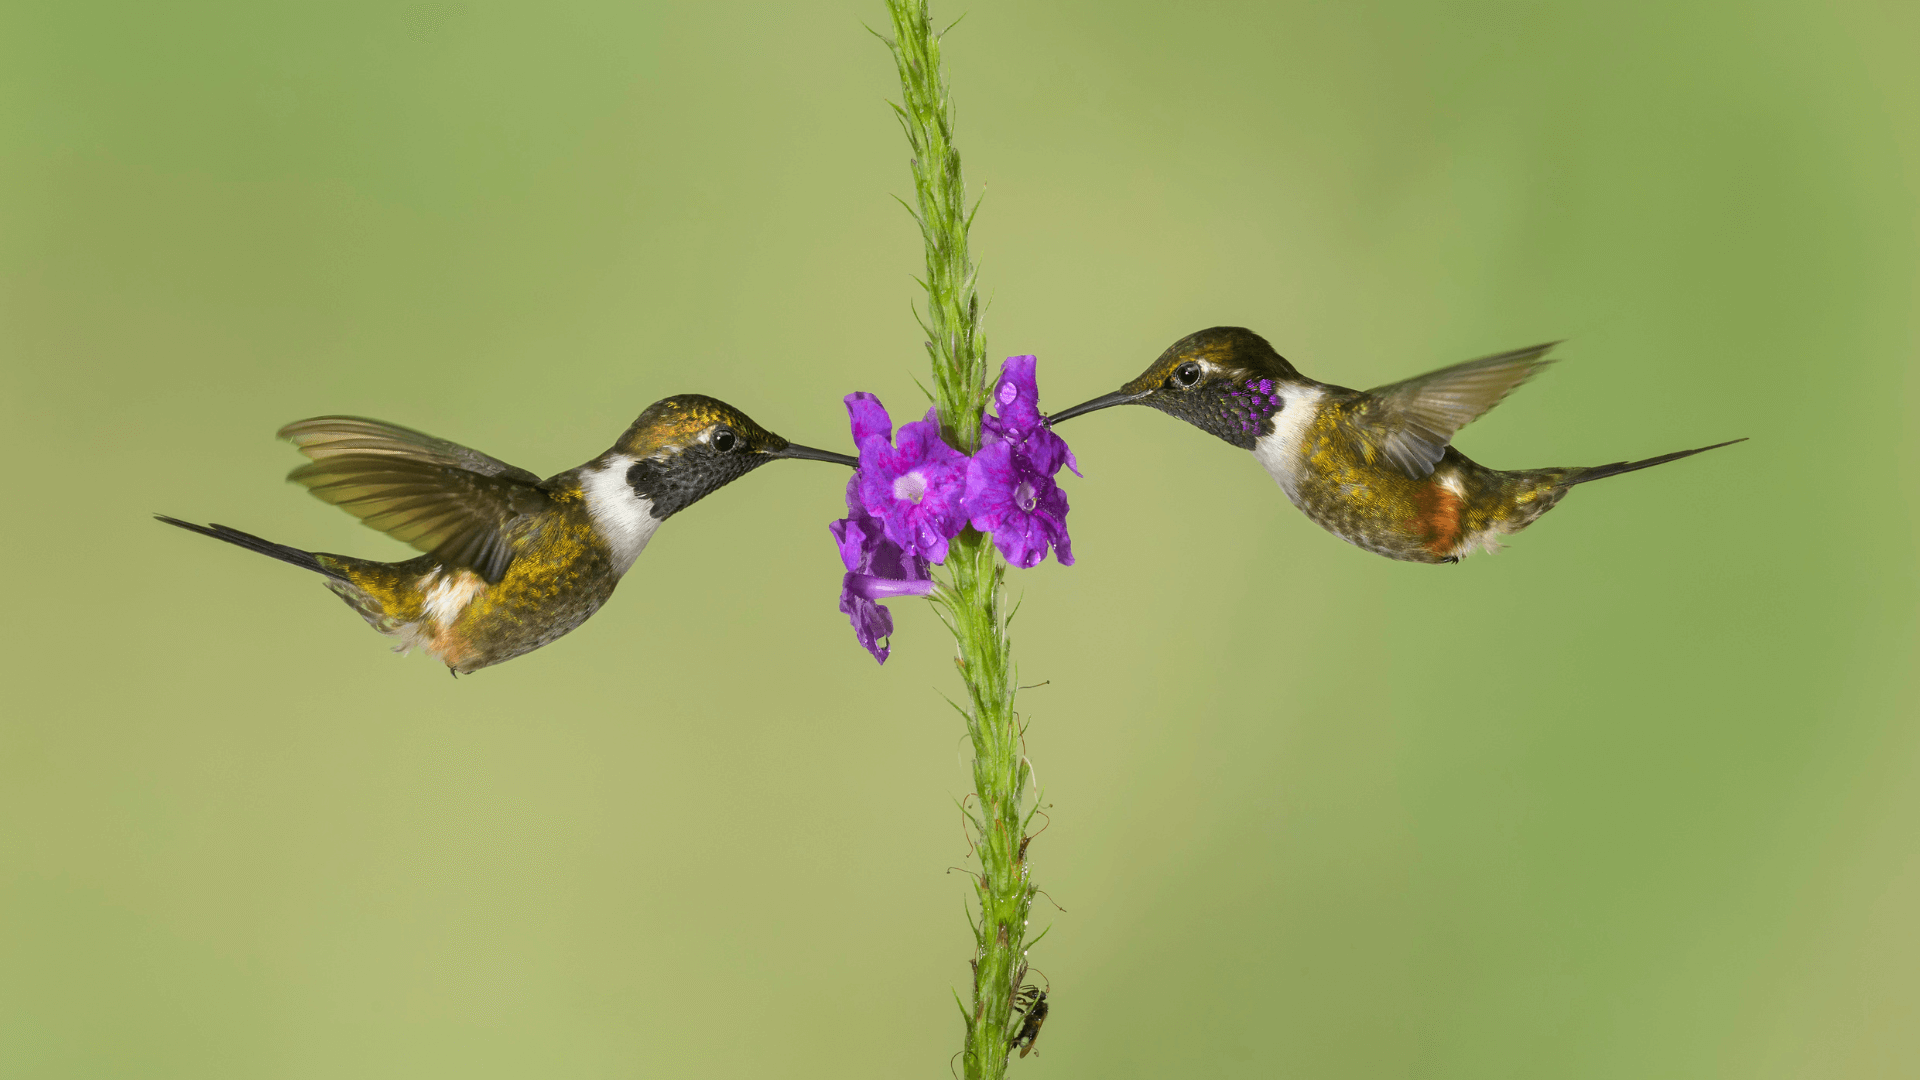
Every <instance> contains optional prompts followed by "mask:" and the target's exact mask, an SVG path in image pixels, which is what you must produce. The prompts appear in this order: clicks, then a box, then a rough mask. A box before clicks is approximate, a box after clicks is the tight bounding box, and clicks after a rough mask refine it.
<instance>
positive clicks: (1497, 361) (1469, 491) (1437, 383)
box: [1049, 326, 1746, 563]
mask: <svg viewBox="0 0 1920 1080" xmlns="http://www.w3.org/2000/svg"><path fill="white" fill-rule="evenodd" d="M1555 344H1558V343H1557V342H1554V343H1549V344H1546V345H1535V346H1533V347H1532V348H1527V349H1515V350H1514V351H1512V352H1505V353H1500V354H1498V355H1495V356H1488V357H1483V358H1481V359H1479V360H1469V361H1467V362H1466V363H1464V364H1455V365H1453V366H1452V367H1446V368H1441V369H1440V370H1438V371H1434V372H1429V373H1427V374H1425V375H1418V376H1415V377H1414V378H1411V379H1407V380H1405V381H1403V382H1397V383H1391V384H1389V385H1386V386H1381V387H1376V388H1375V389H1372V390H1350V389H1348V388H1346V387H1344V386H1334V385H1332V384H1330V383H1323V382H1317V381H1315V380H1313V379H1310V378H1308V377H1306V376H1305V375H1302V374H1300V372H1298V371H1296V370H1295V369H1294V366H1293V365H1292V364H1290V363H1288V362H1287V361H1286V359H1285V358H1283V357H1282V356H1281V355H1280V354H1279V353H1277V352H1275V351H1274V350H1273V346H1271V345H1269V344H1267V341H1266V339H1265V338H1263V337H1261V336H1260V335H1258V334H1256V333H1254V332H1253V331H1251V330H1248V329H1245V328H1244V327H1238V326H1216V327H1213V328H1212V329H1209V330H1202V331H1200V332H1198V333H1194V334H1188V335H1187V336H1186V337H1183V338H1181V339H1180V340H1179V341H1176V342H1174V343H1173V344H1172V345H1171V346H1169V347H1168V349H1167V351H1166V352H1164V353H1161V354H1160V359H1158V360H1155V361H1154V362H1153V364H1152V366H1150V367H1148V368H1147V370H1146V371H1144V372H1141V373H1140V376H1139V377H1138V378H1136V379H1134V380H1133V381H1132V382H1129V383H1127V384H1126V385H1125V386H1123V387H1121V388H1120V389H1118V390H1116V391H1114V392H1113V393H1111V394H1104V395H1102V396H1100V397H1097V398H1094V399H1093V400H1092V401H1087V402H1083V403H1081V404H1079V405H1075V406H1074V407H1072V408H1070V409H1062V410H1061V411H1059V412H1057V413H1054V414H1053V415H1052V416H1051V417H1050V418H1049V422H1050V423H1055V424H1057V423H1059V422H1060V421H1062V420H1069V419H1072V418H1073V417H1076V416H1080V415H1083V414H1085V413H1090V412H1094V411H1096V410H1098V409H1105V408H1108V407H1109V406H1113V405H1127V404H1137V405H1146V406H1149V407H1152V408H1155V409H1158V410H1160V411H1161V412H1164V413H1167V414H1169V415H1171V416H1175V417H1178V418H1179V419H1181V420H1185V421H1186V422H1187V423H1189V424H1192V425H1193V426H1195V427H1197V428H1199V429H1200V430H1202V431H1206V432H1210V433H1212V434H1213V435H1216V436H1218V437H1220V438H1221V439H1224V440H1225V441H1227V442H1229V443H1231V444H1233V445H1234V446H1237V447H1239V448H1240V449H1242V450H1251V451H1253V456H1254V458H1255V460H1257V461H1259V462H1260V464H1261V465H1262V466H1264V467H1265V468H1266V470H1267V472H1268V473H1270V474H1271V475H1272V476H1273V478H1274V479H1275V480H1276V481H1278V482H1279V484H1280V490H1282V491H1284V492H1286V494H1287V498H1288V499H1289V500H1291V501H1292V502H1293V505H1294V506H1296V507H1299V509H1300V511H1301V513H1304V514H1306V515H1307V517H1309V518H1311V519H1312V520H1313V522H1314V523H1315V524H1317V525H1319V526H1320V527H1321V528H1324V529H1326V530H1327V531H1328V532H1330V533H1332V534H1334V535H1335V536H1338V537H1339V538H1340V539H1342V540H1345V541H1347V542H1348V543H1350V544H1354V545H1356V546H1358V547H1361V548H1365V549H1366V550H1368V551H1371V552H1373V553H1374V554H1376V555H1385V556H1386V557H1387V558H1389V559H1400V560H1403V561H1405V562H1422V563H1457V562H1459V561H1460V559H1461V558H1462V557H1463V556H1465V555H1467V554H1468V553H1470V552H1472V551H1473V550H1474V549H1475V548H1479V549H1482V550H1486V551H1495V550H1498V548H1499V541H1498V538H1499V537H1501V536H1504V535H1508V534H1511V533H1517V532H1519V531H1520V530H1521V529H1524V528H1526V527H1527V526H1528V525H1531V524H1533V522H1534V521H1535V520H1536V519H1538V518H1539V517H1540V515H1542V514H1544V513H1546V512H1547V511H1548V510H1551V509H1553V507H1554V506H1555V505H1556V504H1558V503H1559V502H1560V500H1561V499H1563V498H1565V497H1566V495H1567V492H1569V491H1571V490H1572V489H1573V488H1574V487H1575V486H1576V485H1579V484H1584V483H1587V482H1588V481H1590V480H1600V479H1603V478H1605V477H1609V476H1619V475H1620V474H1621V473H1630V472H1634V471H1636V470H1639V469H1645V468H1650V467H1652V466H1654V465H1663V464H1665V463H1667V462H1669V461H1678V460H1679V459H1681V458H1684V457H1691V456H1693V455H1694V454H1699V453H1704V452H1706V451H1708V450H1717V449H1719V448H1720V447H1722V446H1730V445H1732V444H1733V443H1737V442H1745V441H1746V440H1745V439H1730V440H1728V441H1727V442H1721V443H1714V444H1713V445H1712V446H1702V447H1700V448H1698V449H1695V450H1680V451H1676V452H1674V453H1671V454H1661V455H1659V456H1657V457H1650V458H1643V459H1641V460H1639V461H1616V462H1614V463H1612V464H1610V465H1593V466H1587V467H1571V468H1555V469H1519V470H1512V471H1507V470H1501V469H1489V468H1487V467H1486V466H1484V465H1481V464H1480V463H1478V462H1476V461H1474V460H1473V459H1471V458H1469V457H1467V456H1466V455H1465V454H1463V453H1461V452H1460V451H1459V450H1456V449H1455V448H1454V447H1453V445H1452V444H1453V436H1454V433H1455V432H1457V431H1459V430H1460V429H1461V428H1463V427H1465V426H1467V425H1468V424H1470V423H1472V422H1473V421H1474V420H1475V419H1477V418H1479V417H1480V416H1481V414H1483V413H1485V412H1486V411H1487V410H1488V409H1491V408H1493V407H1494V406H1495V405H1498V404H1499V403H1500V401H1501V399H1502V398H1505V397H1506V396H1507V394H1508V393H1509V392H1511V391H1512V390H1513V389H1514V388H1515V387H1517V386H1519V385H1520V384H1521V383H1523V382H1526V381H1527V379H1529V378H1531V377H1532V376H1533V375H1534V374H1535V373H1536V372H1538V371H1539V370H1540V369H1541V368H1543V367H1545V366H1546V365H1547V364H1549V363H1551V361H1550V360H1548V359H1547V352H1548V351H1549V350H1551V349H1552V348H1553V346H1554V345H1555Z"/></svg>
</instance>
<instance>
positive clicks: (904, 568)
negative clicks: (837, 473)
mask: <svg viewBox="0 0 1920 1080" xmlns="http://www.w3.org/2000/svg"><path fill="white" fill-rule="evenodd" d="M859 485H860V480H859V477H857V476H856V477H854V478H853V479H851V480H849V481H847V516H846V517H844V518H842V519H841V520H839V521H836V522H834V523H832V524H831V525H828V526H827V528H828V529H829V530H831V531H832V533H833V539H834V541H835V542H836V543H838V544H839V545H840V561H841V562H842V563H845V564H846V567H847V573H846V576H845V577H843V578H841V579H840V610H841V612H842V613H844V614H845V615H846V616H847V618H848V619H849V620H850V621H851V622H852V623H853V636H854V637H855V638H857V639H859V641H860V644H861V645H862V646H863V647H864V648H865V649H866V650H867V651H868V652H870V653H872V654H873V658H874V659H875V660H877V661H879V662H880V663H882V664H884V663H886V662H887V654H888V653H890V652H892V651H893V649H892V646H891V645H887V644H882V643H881V642H882V640H883V639H885V638H887V637H890V636H891V635H892V634H893V612H891V611H888V610H887V609H886V608H883V607H881V606H880V604H879V603H878V601H881V600H885V599H888V598H890V597H895V596H926V595H928V594H930V593H932V592H933V588H934V586H933V580H932V576H931V574H930V572H929V569H928V563H927V560H926V559H924V558H922V557H920V556H919V555H915V554H912V553H909V552H907V551H905V550H904V549H902V548H901V547H900V545H898V544H896V543H894V542H893V541H891V540H889V539H887V537H886V532H885V530H883V529H882V528H881V526H880V522H879V521H878V520H877V519H875V518H874V517H873V516H872V515H871V514H869V513H867V511H866V508H865V507H863V506H861V505H860V499H859V495H858V488H859Z"/></svg>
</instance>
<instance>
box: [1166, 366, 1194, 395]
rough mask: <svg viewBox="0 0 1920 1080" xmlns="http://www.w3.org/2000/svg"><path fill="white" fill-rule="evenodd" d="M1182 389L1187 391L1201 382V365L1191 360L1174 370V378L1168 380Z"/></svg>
mask: <svg viewBox="0 0 1920 1080" xmlns="http://www.w3.org/2000/svg"><path fill="white" fill-rule="evenodd" d="M1168 381H1169V382H1171V383H1173V385H1175V386H1178V387H1180V388H1181V389H1183V390H1184V389H1187V388H1189V387H1191V386H1192V385H1193V384H1194V383H1197V382H1199V381H1200V365H1199V364H1196V363H1194V362H1193V361H1191V360H1189V361H1187V362H1186V363H1184V364H1181V365H1180V366H1179V367H1177V368H1174V369H1173V378H1171V379H1169V380H1168Z"/></svg>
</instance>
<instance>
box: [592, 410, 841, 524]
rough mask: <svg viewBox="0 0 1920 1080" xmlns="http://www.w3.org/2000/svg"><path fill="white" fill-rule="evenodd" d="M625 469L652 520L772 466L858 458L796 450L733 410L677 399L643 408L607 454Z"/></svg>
mask: <svg viewBox="0 0 1920 1080" xmlns="http://www.w3.org/2000/svg"><path fill="white" fill-rule="evenodd" d="M607 457H608V458H609V459H617V460H618V461H621V462H627V463H630V464H627V466H626V482H627V484H628V486H630V487H631V488H632V489H633V491H634V494H636V495H640V496H642V497H645V498H647V499H651V500H652V503H653V516H654V517H656V518H665V517H667V516H668V515H669V514H673V513H676V512H678V511H680V510H684V509H686V508H687V507H689V506H692V505H693V504H694V503H696V502H699V501H700V500H701V499H703V498H705V497H706V496H708V495H711V494H712V493H713V492H715V491H717V490H719V489H720V488H721V487H724V486H725V485H727V484H729V483H731V482H733V481H734V480H737V479H739V478H740V477H742V476H745V475H746V474H747V473H749V472H752V471H753V470H754V469H757V468H759V467H760V466H762V465H765V464H766V463H767V462H769V461H773V460H774V459H776V458H805V459H809V460H813V461H836V462H839V463H840V464H842V465H849V466H854V467H858V466H859V464H860V461H859V459H858V458H854V457H850V456H848V455H846V454H835V453H832V452H830V451H826V450H815V449H814V448H812V447H810V446H800V445H798V444H795V443H791V442H788V441H787V440H785V439H783V438H781V437H780V436H778V435H775V434H774V433H773V432H771V431H768V430H767V429H766V428H763V427H761V426H760V425H759V424H756V423H754V422H753V420H752V418H751V417H749V416H747V414H746V413H743V412H741V411H740V410H739V409H736V408H734V407H733V406H731V405H729V404H727V403H726V402H724V401H721V400H719V399H717V398H710V397H707V396H705V395H703V394H679V395H676V396H674V397H670V398H662V399H661V400H659V401H656V402H654V403H653V404H651V405H649V406H647V408H646V411H645V412H642V413H641V414H640V418H639V419H637V420H635V421H634V422H633V426H632V427H629V428H628V429H627V430H626V433H625V434H623V435H621V436H620V439H619V441H617V442H615V443H614V444H613V449H611V450H609V451H608V452H607Z"/></svg>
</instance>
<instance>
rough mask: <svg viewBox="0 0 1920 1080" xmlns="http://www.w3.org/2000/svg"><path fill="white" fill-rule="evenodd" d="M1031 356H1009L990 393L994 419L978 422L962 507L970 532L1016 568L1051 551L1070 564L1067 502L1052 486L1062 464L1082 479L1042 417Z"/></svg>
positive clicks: (1032, 563)
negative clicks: (989, 539)
mask: <svg viewBox="0 0 1920 1080" xmlns="http://www.w3.org/2000/svg"><path fill="white" fill-rule="evenodd" d="M1034 366H1035V360H1034V358H1033V357H1031V356H1009V357H1007V360H1006V363H1004V364H1002V365H1001V367H1000V381H999V382H998V383H996V384H995V385H994V388H993V403H994V412H995V414H996V415H994V416H986V417H982V418H981V420H980V430H981V433H982V436H983V438H982V440H981V441H982V443H983V445H982V446H981V448H980V452H979V453H977V454H975V455H974V456H973V459H972V460H971V461H970V462H968V464H967V487H966V496H965V499H964V502H963V506H964V508H965V510H966V512H967V516H968V519H969V520H970V522H971V523H972V525H973V527H974V528H976V529H979V530H980V531H981V532H986V533H992V534H993V545H994V546H995V547H997V548H999V549H1000V554H1001V555H1004V556H1006V560H1007V561H1008V562H1009V563H1012V564H1013V565H1014V566H1018V567H1020V568H1021V569H1023V570H1025V569H1030V568H1032V567H1034V566H1038V565H1039V564H1040V561H1041V560H1042V559H1045V558H1046V557H1047V549H1048V548H1049V547H1051V548H1053V549H1054V551H1055V554H1054V558H1056V559H1058V560H1059V562H1060V565H1062V566H1072V565H1073V542H1072V539H1071V538H1070V537H1068V535H1067V496H1066V493H1065V492H1063V491H1061V490H1060V486H1059V485H1058V484H1056V483H1054V482H1053V477H1054V474H1055V473H1058V472H1059V471H1060V468H1061V466H1065V467H1067V468H1069V469H1072V470H1073V474H1074V475H1075V476H1078V475H1080V470H1079V468H1078V463H1077V462H1075V461H1074V460H1073V451H1072V450H1070V449H1068V447H1067V443H1066V440H1065V439H1062V438H1061V437H1060V436H1058V435H1055V434H1054V433H1053V429H1052V428H1049V427H1048V426H1047V425H1046V422H1045V421H1044V420H1043V419H1042V418H1041V416H1040V388H1039V384H1038V382H1037V381H1036V380H1035V378H1034Z"/></svg>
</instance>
